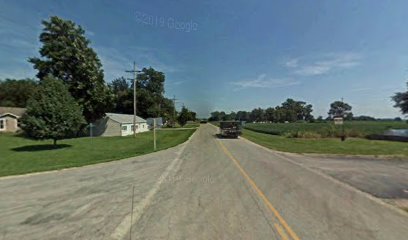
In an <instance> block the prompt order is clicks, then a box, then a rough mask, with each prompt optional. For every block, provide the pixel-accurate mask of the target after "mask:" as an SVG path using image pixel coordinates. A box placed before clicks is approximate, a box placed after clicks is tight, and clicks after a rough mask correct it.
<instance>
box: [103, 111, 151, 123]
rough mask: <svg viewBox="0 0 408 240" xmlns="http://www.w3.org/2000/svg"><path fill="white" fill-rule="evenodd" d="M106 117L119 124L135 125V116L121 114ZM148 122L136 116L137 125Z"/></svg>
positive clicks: (111, 114)
mask: <svg viewBox="0 0 408 240" xmlns="http://www.w3.org/2000/svg"><path fill="white" fill-rule="evenodd" d="M106 116H107V117H109V118H110V119H112V120H113V121H115V122H118V123H133V115H131V114H120V113H106ZM145 122H146V120H145V119H143V118H141V117H139V116H136V123H145Z"/></svg>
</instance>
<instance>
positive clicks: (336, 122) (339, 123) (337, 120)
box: [333, 117, 346, 142]
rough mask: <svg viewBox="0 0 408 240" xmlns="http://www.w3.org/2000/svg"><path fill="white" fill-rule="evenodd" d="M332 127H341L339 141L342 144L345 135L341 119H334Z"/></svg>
mask: <svg viewBox="0 0 408 240" xmlns="http://www.w3.org/2000/svg"><path fill="white" fill-rule="evenodd" d="M333 120H334V125H341V141H342V142H344V141H345V140H346V134H345V132H344V120H343V118H342V117H335V118H334V119H333Z"/></svg>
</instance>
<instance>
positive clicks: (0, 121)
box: [0, 119, 6, 130]
mask: <svg viewBox="0 0 408 240" xmlns="http://www.w3.org/2000/svg"><path fill="white" fill-rule="evenodd" d="M5 128H6V120H4V119H0V130H4V129H5Z"/></svg>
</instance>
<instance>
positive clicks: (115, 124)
mask: <svg viewBox="0 0 408 240" xmlns="http://www.w3.org/2000/svg"><path fill="white" fill-rule="evenodd" d="M92 130H93V135H94V136H128V135H132V134H133V115H131V114H120V113H106V116H105V117H104V118H102V119H99V120H98V121H96V122H95V123H94V125H93V129H92ZM146 131H149V127H148V125H147V122H146V120H145V119H143V118H141V117H139V116H136V133H140V132H146Z"/></svg>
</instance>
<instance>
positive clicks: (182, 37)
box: [0, 0, 408, 118]
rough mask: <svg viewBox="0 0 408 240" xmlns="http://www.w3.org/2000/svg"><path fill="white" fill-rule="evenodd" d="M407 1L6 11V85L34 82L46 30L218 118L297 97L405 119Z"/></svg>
mask: <svg viewBox="0 0 408 240" xmlns="http://www.w3.org/2000/svg"><path fill="white" fill-rule="evenodd" d="M406 9H408V2H407V1H403V0H401V1H397V0H393V1H371V0H367V1H363V0H362V1H351V0H350V1H344V0H339V1H288V0H284V1H269V0H265V1H247V0H245V1H244V0H233V1H232V0H223V1H219V0H203V1H190V0H179V1H168V0H159V1H158V0H148V1H147V0H146V1H144V0H143V1H142V0H132V1H122V0H119V1H107V0H106V1H101V0H87V1H79V0H70V1H68V0H67V1H63V0H61V1H48V0H42V1H26V0H20V1H15V0H13V1H12V0H10V1H9V0H0V79H5V78H27V77H29V78H33V77H35V74H36V71H35V70H34V69H33V67H32V65H31V64H29V63H28V62H27V59H28V58H29V57H34V56H39V53H38V50H39V48H40V47H41V44H40V42H39V40H38V37H39V34H40V33H41V30H42V25H41V21H42V20H46V19H48V18H49V17H50V16H59V17H62V18H64V19H69V20H72V21H74V22H75V23H77V24H79V25H81V26H82V27H83V28H84V29H85V31H86V36H87V37H88V38H89V39H90V40H91V47H92V48H93V49H94V50H95V51H96V52H97V54H98V56H99V58H100V59H101V62H102V64H103V69H104V72H105V81H107V82H110V81H112V80H113V79H115V78H118V77H121V76H125V77H130V76H129V75H128V74H127V73H126V72H125V70H129V69H131V68H132V64H133V61H135V62H136V64H137V66H138V67H139V68H143V67H149V66H151V67H153V68H155V69H157V70H159V71H162V72H164V73H165V75H166V83H165V90H166V93H165V95H166V96H167V97H173V96H176V98H177V99H179V100H178V103H177V107H178V108H180V107H181V106H182V105H183V104H184V105H186V106H187V107H189V108H190V109H192V110H194V111H196V112H197V113H198V116H200V117H207V116H208V115H209V113H210V112H212V111H215V110H218V111H226V112H229V111H237V110H247V111H248V110H252V109H253V108H256V107H262V108H267V107H271V106H272V107H274V106H277V105H280V103H282V102H283V101H285V100H286V99H287V98H293V99H295V100H302V101H306V102H307V103H311V104H312V105H313V109H314V111H313V114H314V115H315V116H316V117H317V116H319V115H322V116H323V117H326V116H327V112H328V110H329V105H330V103H331V102H333V101H336V100H340V99H341V98H344V101H345V102H347V103H349V104H350V105H352V107H353V113H354V115H370V116H375V117H381V118H385V117H387V118H388V117H398V116H401V114H400V113H399V111H398V109H396V108H394V107H393V102H392V100H391V96H392V95H393V94H394V93H395V92H399V91H405V90H406V89H407V87H406V82H407V78H408V28H407V27H406Z"/></svg>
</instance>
